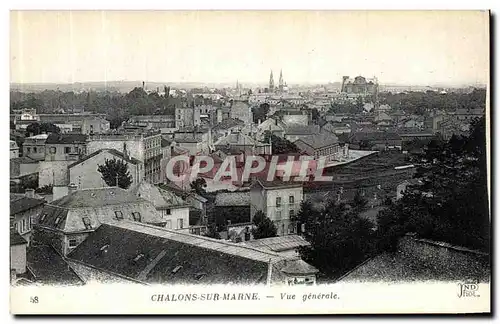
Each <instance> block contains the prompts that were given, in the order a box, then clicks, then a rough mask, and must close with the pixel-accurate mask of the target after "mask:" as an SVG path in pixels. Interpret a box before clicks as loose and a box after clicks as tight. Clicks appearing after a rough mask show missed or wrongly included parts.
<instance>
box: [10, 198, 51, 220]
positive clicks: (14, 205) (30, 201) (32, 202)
mask: <svg viewBox="0 0 500 324" xmlns="http://www.w3.org/2000/svg"><path fill="white" fill-rule="evenodd" d="M43 204H45V200H43V199H36V198H28V197H18V198H17V199H16V198H15V197H12V195H11V200H10V215H11V216H12V215H16V214H19V213H22V212H24V211H27V210H29V209H32V208H36V207H38V206H42V205H43Z"/></svg>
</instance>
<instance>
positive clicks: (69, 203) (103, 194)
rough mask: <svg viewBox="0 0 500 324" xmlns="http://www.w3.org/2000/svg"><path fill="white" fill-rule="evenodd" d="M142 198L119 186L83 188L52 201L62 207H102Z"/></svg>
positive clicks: (139, 200)
mask: <svg viewBox="0 0 500 324" xmlns="http://www.w3.org/2000/svg"><path fill="white" fill-rule="evenodd" d="M141 201H143V200H142V199H140V198H138V197H136V195H135V194H134V193H133V192H132V191H129V190H125V189H122V188H118V187H105V188H97V189H82V190H77V191H75V192H73V193H70V194H69V195H67V196H64V197H62V198H60V199H58V200H54V201H52V202H51V203H50V205H52V206H57V207H62V208H82V207H100V206H108V205H118V204H123V203H132V202H141Z"/></svg>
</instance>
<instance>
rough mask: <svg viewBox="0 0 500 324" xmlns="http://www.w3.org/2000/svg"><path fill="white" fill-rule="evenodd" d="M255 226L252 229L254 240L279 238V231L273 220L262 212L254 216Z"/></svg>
mask: <svg viewBox="0 0 500 324" xmlns="http://www.w3.org/2000/svg"><path fill="white" fill-rule="evenodd" d="M252 222H253V224H254V225H255V227H254V228H252V235H253V237H254V239H256V240H258V239H262V238H267V237H276V236H278V229H277V228H276V225H275V224H274V223H273V221H272V220H270V219H269V217H267V216H266V215H264V213H263V212H262V211H258V212H256V213H255V215H253V220H252Z"/></svg>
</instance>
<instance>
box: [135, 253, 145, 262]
mask: <svg viewBox="0 0 500 324" xmlns="http://www.w3.org/2000/svg"><path fill="white" fill-rule="evenodd" d="M142 258H144V254H142V253H141V254H139V255H137V256H136V257H135V258H134V262H137V261H139V260H140V259H142Z"/></svg>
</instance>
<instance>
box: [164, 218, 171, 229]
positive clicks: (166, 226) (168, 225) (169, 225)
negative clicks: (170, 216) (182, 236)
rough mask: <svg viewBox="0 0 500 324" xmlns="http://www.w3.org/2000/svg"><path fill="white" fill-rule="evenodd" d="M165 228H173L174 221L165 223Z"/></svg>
mask: <svg viewBox="0 0 500 324" xmlns="http://www.w3.org/2000/svg"><path fill="white" fill-rule="evenodd" d="M165 228H168V229H172V221H171V220H168V221H167V224H165Z"/></svg>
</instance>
